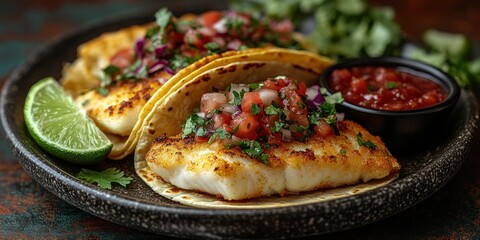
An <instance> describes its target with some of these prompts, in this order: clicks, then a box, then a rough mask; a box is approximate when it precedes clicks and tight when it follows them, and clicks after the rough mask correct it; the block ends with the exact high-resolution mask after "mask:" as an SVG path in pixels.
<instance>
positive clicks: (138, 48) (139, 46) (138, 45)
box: [135, 38, 145, 59]
mask: <svg viewBox="0 0 480 240" xmlns="http://www.w3.org/2000/svg"><path fill="white" fill-rule="evenodd" d="M144 46H145V38H139V39H137V41H136V42H135V54H136V55H137V57H138V58H139V59H143V57H144V55H145V54H144V52H143V47H144Z"/></svg>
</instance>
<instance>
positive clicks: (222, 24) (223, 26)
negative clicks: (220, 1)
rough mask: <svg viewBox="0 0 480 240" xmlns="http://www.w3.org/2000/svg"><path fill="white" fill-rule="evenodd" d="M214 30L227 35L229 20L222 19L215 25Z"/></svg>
mask: <svg viewBox="0 0 480 240" xmlns="http://www.w3.org/2000/svg"><path fill="white" fill-rule="evenodd" d="M213 29H215V31H217V32H218V33H227V30H228V29H227V20H226V19H225V18H222V19H220V20H218V21H217V22H216V23H215V24H213Z"/></svg>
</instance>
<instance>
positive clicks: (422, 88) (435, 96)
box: [328, 66, 447, 111]
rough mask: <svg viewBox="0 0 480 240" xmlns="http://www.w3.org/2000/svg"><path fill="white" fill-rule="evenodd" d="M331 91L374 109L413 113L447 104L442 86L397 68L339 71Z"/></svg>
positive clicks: (333, 76)
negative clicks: (436, 105) (443, 103)
mask: <svg viewBox="0 0 480 240" xmlns="http://www.w3.org/2000/svg"><path fill="white" fill-rule="evenodd" d="M328 84H329V86H330V88H331V89H332V90H333V91H335V92H341V93H342V96H343V98H344V99H345V101H347V102H349V103H352V104H355V105H359V106H362V107H366V108H371V109H379V110H392V111H402V110H412V109H420V108H425V107H429V106H433V105H435V104H438V103H440V102H442V101H443V100H445V98H446V97H447V92H446V91H445V89H444V88H443V87H442V86H441V85H439V84H438V83H436V82H434V81H431V80H428V79H426V78H424V77H420V76H416V75H413V74H411V73H409V72H405V71H401V70H399V69H396V68H386V67H373V66H367V67H354V68H350V69H337V70H335V71H333V73H332V75H331V76H330V79H328Z"/></svg>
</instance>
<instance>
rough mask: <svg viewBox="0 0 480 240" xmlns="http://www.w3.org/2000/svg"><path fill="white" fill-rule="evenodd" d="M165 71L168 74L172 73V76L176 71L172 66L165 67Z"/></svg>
mask: <svg viewBox="0 0 480 240" xmlns="http://www.w3.org/2000/svg"><path fill="white" fill-rule="evenodd" d="M165 72H167V73H168V74H170V75H172V76H173V75H175V71H173V70H172V69H171V68H170V67H168V66H167V67H165Z"/></svg>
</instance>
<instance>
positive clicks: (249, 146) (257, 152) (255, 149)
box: [239, 140, 270, 165]
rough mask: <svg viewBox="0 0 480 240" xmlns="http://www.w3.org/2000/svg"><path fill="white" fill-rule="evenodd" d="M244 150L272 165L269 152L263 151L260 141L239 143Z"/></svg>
mask: <svg viewBox="0 0 480 240" xmlns="http://www.w3.org/2000/svg"><path fill="white" fill-rule="evenodd" d="M239 147H240V149H241V150H242V152H244V153H246V154H248V155H249V156H251V157H254V158H256V159H258V160H260V161H261V162H262V163H263V164H265V165H270V162H269V161H268V154H265V153H264V152H263V148H262V145H261V144H260V142H258V141H254V140H251V141H242V142H240V145H239Z"/></svg>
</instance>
